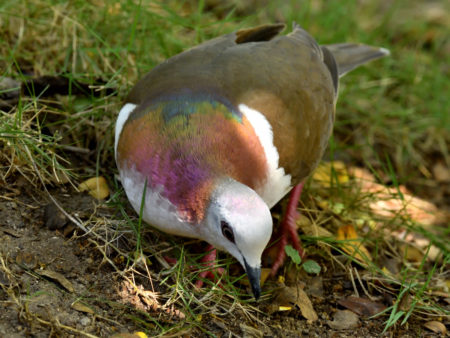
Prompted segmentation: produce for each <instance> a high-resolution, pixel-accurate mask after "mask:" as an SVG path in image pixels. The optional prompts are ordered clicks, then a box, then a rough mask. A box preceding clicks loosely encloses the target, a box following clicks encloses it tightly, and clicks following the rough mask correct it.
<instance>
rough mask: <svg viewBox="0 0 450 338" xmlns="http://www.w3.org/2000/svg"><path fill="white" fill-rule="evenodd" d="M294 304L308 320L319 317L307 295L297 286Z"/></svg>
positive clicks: (314, 319)
mask: <svg viewBox="0 0 450 338" xmlns="http://www.w3.org/2000/svg"><path fill="white" fill-rule="evenodd" d="M295 304H296V305H297V306H298V307H299V308H300V312H301V313H302V316H303V317H305V318H306V319H307V320H308V321H312V322H314V321H316V320H317V319H319V317H318V316H317V313H316V311H315V310H314V307H313V305H312V303H311V300H310V299H309V297H308V295H307V294H306V292H305V291H304V290H303V289H300V288H298V287H297V301H296V303H295Z"/></svg>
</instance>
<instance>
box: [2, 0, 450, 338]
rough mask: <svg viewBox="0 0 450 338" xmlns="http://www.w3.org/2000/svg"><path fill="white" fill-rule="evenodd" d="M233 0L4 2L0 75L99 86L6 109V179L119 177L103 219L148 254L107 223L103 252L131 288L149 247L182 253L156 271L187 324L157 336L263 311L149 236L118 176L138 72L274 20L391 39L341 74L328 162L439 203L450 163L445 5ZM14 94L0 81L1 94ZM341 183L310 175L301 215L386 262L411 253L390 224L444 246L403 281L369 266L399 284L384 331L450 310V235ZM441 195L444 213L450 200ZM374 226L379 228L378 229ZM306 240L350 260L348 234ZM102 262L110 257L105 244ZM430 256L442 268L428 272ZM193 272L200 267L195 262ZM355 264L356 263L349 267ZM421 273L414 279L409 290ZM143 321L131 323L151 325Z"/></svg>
mask: <svg viewBox="0 0 450 338" xmlns="http://www.w3.org/2000/svg"><path fill="white" fill-rule="evenodd" d="M236 4H237V5H236V7H235V8H234V10H233V6H231V5H230V6H229V7H227V6H225V7H220V6H216V7H214V6H213V7H212V8H211V7H208V6H210V5H209V2H208V1H199V2H198V3H195V2H193V1H184V2H183V1H161V2H158V1H126V2H125V1H123V2H118V1H102V0H98V1H95V2H93V3H91V2H85V1H81V0H77V1H71V2H63V1H49V0H33V1H24V0H22V1H21V0H19V1H12V0H6V1H3V2H2V3H1V4H0V78H3V77H8V78H14V79H16V80H18V81H20V82H25V81H27V80H28V79H30V78H31V77H36V76H42V75H63V76H64V77H66V78H67V79H68V80H69V82H70V84H71V85H70V88H73V89H74V90H75V88H76V87H77V85H78V84H80V83H81V84H89V85H90V86H91V88H90V91H89V92H87V93H86V95H68V96H56V97H46V95H45V91H44V92H42V93H41V92H36V91H35V90H33V88H32V87H31V88H30V91H31V92H32V93H33V94H32V95H31V96H28V97H23V96H22V97H21V98H20V99H19V100H18V102H16V103H15V104H14V105H13V106H11V107H6V108H2V109H1V111H0V114H1V115H0V149H1V150H2V151H1V155H0V165H1V167H0V180H1V181H3V182H4V183H7V184H13V183H14V181H15V180H16V179H17V177H18V176H22V177H25V178H26V179H27V180H28V181H29V182H31V183H32V184H34V185H35V186H36V187H39V186H40V184H41V183H45V184H46V185H48V186H51V185H56V186H58V185H60V184H61V183H65V184H67V182H72V181H73V182H74V186H76V184H75V183H76V182H79V181H81V180H82V179H83V178H84V177H90V176H96V175H103V176H105V177H107V178H109V181H110V182H112V183H113V184H111V186H114V187H115V192H116V193H115V194H114V196H113V197H112V198H111V199H110V201H109V202H108V203H109V205H110V206H117V207H118V209H117V210H120V212H118V213H117V214H116V215H115V216H114V220H106V221H105V222H104V224H103V226H105V227H106V228H107V227H112V228H114V231H113V232H114V235H115V236H117V237H121V236H123V234H124V233H127V232H129V229H130V228H131V229H134V231H135V239H130V240H129V241H130V243H131V244H132V243H135V244H136V243H137V247H138V248H139V249H137V250H136V251H135V252H134V253H133V251H132V250H131V251H130V252H124V251H123V250H121V249H119V248H117V247H114V246H113V245H112V243H114V240H110V239H108V240H106V239H102V236H103V235H104V234H105V233H107V232H108V231H106V230H105V229H103V230H102V229H101V226H100V227H94V229H96V230H95V231H92V233H93V234H95V233H96V231H98V234H97V235H95V236H94V237H93V240H95V241H97V242H98V243H100V244H99V250H103V251H104V246H112V247H113V250H116V252H117V255H118V256H123V257H125V258H126V259H127V260H129V261H128V262H129V264H128V265H127V264H116V263H115V262H114V261H113V260H111V259H109V258H107V259H108V261H109V262H110V264H111V265H114V266H116V269H117V271H118V273H120V274H121V275H122V276H124V277H126V278H128V279H129V281H131V282H132V281H133V279H132V278H131V276H134V275H135V274H142V271H146V269H147V268H148V267H147V266H146V265H145V264H144V265H142V264H143V262H144V263H146V262H147V259H146V258H142V254H145V255H147V256H148V262H151V261H153V262H154V263H155V262H159V264H161V265H163V266H164V262H163V256H164V255H166V254H167V253H168V252H170V251H169V250H170V249H171V248H172V247H175V248H176V250H175V251H174V252H175V253H177V252H178V263H177V264H176V265H175V266H172V267H170V266H168V265H165V268H164V269H162V270H161V271H151V273H149V274H148V275H149V276H150V275H151V277H149V278H150V280H151V281H152V280H153V281H154V282H155V283H156V284H158V287H162V288H164V290H165V293H164V295H160V297H161V298H160V305H161V307H162V308H163V309H165V310H167V309H169V308H170V307H171V306H175V307H176V308H177V309H178V308H179V309H181V310H182V312H183V313H184V315H185V316H186V318H187V319H186V320H185V322H182V323H181V324H180V323H170V324H168V325H167V326H164V327H161V326H158V325H156V328H155V329H154V332H159V333H167V332H173V331H178V330H182V328H183V327H184V328H186V323H189V324H188V326H190V327H195V328H196V329H198V330H200V331H201V332H204V333H206V334H208V333H210V332H209V331H208V329H207V328H205V327H204V326H203V322H202V320H201V318H200V319H199V317H201V315H202V314H206V313H208V312H212V313H214V314H216V315H217V316H225V315H227V314H228V313H229V312H230V311H232V310H235V311H237V312H239V313H243V314H244V317H246V318H252V319H254V320H255V318H259V317H258V316H259V315H260V314H259V310H258V308H257V307H255V306H253V305H251V302H250V301H249V300H250V298H249V296H248V295H246V290H243V289H242V287H241V286H240V285H239V283H237V282H236V279H240V278H241V277H240V276H237V275H235V274H233V273H230V274H226V275H224V276H222V277H221V278H222V284H223V286H224V287H223V289H222V288H218V287H216V286H215V284H213V283H211V282H209V281H206V283H207V284H208V285H207V287H206V288H205V289H204V290H203V292H200V293H195V292H194V293H193V292H192V291H193V281H195V277H196V275H197V274H198V270H200V269H202V268H203V267H202V265H201V264H199V263H198V262H199V256H198V255H196V254H193V253H191V249H192V248H191V246H190V245H187V246H184V245H183V244H182V243H183V241H182V240H180V239H172V238H169V239H167V237H164V236H163V235H160V234H158V233H157V232H156V231H154V230H149V229H148V228H147V229H144V230H141V221H140V218H139V217H136V216H134V214H133V213H132V212H131V211H130V209H129V207H128V206H127V204H126V202H125V200H124V196H123V192H122V191H121V190H120V185H119V184H114V178H113V176H114V173H116V172H117V171H116V169H115V164H114V157H113V144H114V143H113V134H114V133H113V131H114V120H115V117H116V115H117V112H118V110H119V109H120V106H121V102H122V100H123V99H124V98H125V96H126V94H127V92H128V91H129V89H130V88H131V86H132V85H133V84H134V83H135V82H136V81H137V79H139V78H140V77H141V76H142V75H143V74H145V73H146V72H147V71H148V70H150V69H151V68H153V67H154V66H156V65H157V64H158V63H160V62H162V61H164V60H165V59H166V58H168V57H170V56H172V55H175V54H177V53H179V52H181V51H182V50H184V49H186V48H189V47H191V46H193V45H195V44H198V43H200V42H202V41H205V40H207V39H209V38H212V37H215V36H217V35H220V34H224V33H228V32H231V31H234V30H236V29H239V28H243V27H248V26H251V25H256V24H261V23H265V22H275V21H283V22H286V23H287V24H288V30H289V27H290V25H291V23H292V21H296V22H298V23H300V24H301V25H302V26H303V27H304V28H305V29H307V30H308V31H309V32H311V34H312V35H313V36H315V37H317V39H318V41H319V42H320V43H324V44H326V43H334V42H341V41H358V42H364V43H367V44H372V45H379V46H383V47H385V48H388V49H390V50H391V53H392V56H391V57H390V58H386V59H383V60H379V61H376V62H374V63H372V64H370V65H368V66H365V67H362V68H361V69H358V70H356V71H354V72H352V73H351V74H349V75H347V76H346V77H345V78H344V79H343V80H342V82H341V88H340V98H339V102H338V110H337V121H336V125H335V134H334V136H333V139H332V140H331V141H330V147H329V154H328V155H327V157H328V158H329V159H339V158H343V159H344V160H345V161H346V162H347V163H349V164H350V163H351V164H357V165H361V166H364V167H366V168H369V169H370V170H371V171H372V173H373V174H374V175H375V176H376V178H377V179H378V181H379V182H382V183H389V184H391V185H392V186H393V187H395V189H396V191H397V193H395V192H391V193H390V194H391V196H395V197H396V198H398V199H400V200H401V199H402V198H403V195H402V191H401V190H400V186H402V185H406V186H407V187H408V188H409V189H411V190H412V191H413V192H414V193H417V194H420V195H421V196H425V197H428V198H430V199H433V198H434V196H433V191H434V189H435V188H436V187H437V185H436V183H434V176H433V169H434V165H435V163H437V162H442V163H444V164H445V165H446V166H447V168H448V167H450V156H449V153H448V149H449V144H450V118H449V114H448V106H449V100H448V92H449V89H450V88H449V82H448V76H449V74H448V66H447V60H446V51H448V48H449V40H448V34H447V31H448V22H449V21H448V14H447V12H445V10H444V9H443V8H442V7H439V5H437V7H435V9H434V11H433V8H431V7H430V6H431V5H429V4H428V3H427V2H426V1H414V2H412V3H411V2H410V1H406V0H401V1H392V2H384V3H380V2H378V1H366V2H359V3H357V2H355V1H350V0H345V1H320V0H316V1H272V2H269V3H268V4H267V5H266V6H264V7H263V6H261V7H257V8H255V9H254V8H253V7H249V6H246V5H245V2H242V3H241V2H240V1H236ZM436 8H437V9H436ZM8 90H10V89H4V90H3V89H1V87H0V98H2V97H4V95H5V94H6V92H7V91H8ZM46 90H48V88H47V89H46ZM37 173H39V174H37ZM330 182H331V184H330V186H329V187H328V188H324V187H323V185H317V184H315V183H314V182H310V185H309V188H308V190H307V195H306V196H310V197H306V198H304V201H305V202H304V203H305V205H304V206H303V209H304V214H306V215H308V218H309V219H310V221H311V222H312V223H314V224H315V225H317V226H322V227H326V228H327V229H329V230H330V231H331V232H332V233H335V231H336V228H337V226H338V225H342V224H344V223H345V222H348V223H350V224H355V227H357V228H358V229H364V228H368V229H369V230H368V231H367V233H366V235H367V238H366V241H365V242H364V244H365V245H366V246H367V247H368V248H370V250H371V252H372V253H375V257H374V261H376V262H377V263H378V261H377V259H378V258H380V257H381V256H382V255H381V253H382V252H388V253H389V254H391V255H393V256H399V255H401V254H399V252H400V251H399V249H398V248H399V245H400V244H401V241H400V240H394V239H390V238H387V235H386V229H393V230H395V229H399V228H402V227H404V228H406V229H407V232H408V233H410V234H420V235H421V236H423V237H425V238H426V239H428V240H429V241H430V245H431V244H432V245H433V246H435V247H437V248H438V251H439V254H438V258H437V259H436V258H433V259H430V258H428V253H427V254H424V255H423V256H422V258H421V259H422V261H421V263H420V264H412V263H410V262H409V261H408V258H407V257H406V254H405V255H404V257H402V258H403V259H404V262H403V263H402V266H401V272H400V273H399V275H397V276H394V275H390V274H388V273H386V272H385V271H383V270H382V267H380V266H379V264H377V263H373V262H366V265H367V266H368V268H367V271H368V272H369V274H368V275H367V276H365V278H366V279H364V280H363V282H364V283H365V285H366V287H369V288H371V289H372V290H379V286H378V285H377V281H379V280H384V281H388V282H389V283H391V284H392V285H396V287H393V288H392V289H390V290H388V292H389V293H392V294H393V295H394V297H397V301H396V302H395V303H394V304H393V305H392V306H391V307H390V308H388V309H387V310H386V314H387V315H388V317H386V318H387V321H386V330H388V329H392V327H396V326H398V325H400V324H402V323H405V322H406V321H407V320H408V319H410V317H415V318H419V317H420V316H421V315H422V314H423V312H425V313H427V314H430V316H431V315H432V314H439V315H446V316H448V315H449V314H448V311H447V310H445V309H442V308H440V307H439V305H438V304H437V302H436V301H434V299H435V298H433V297H432V296H430V292H431V291H430V289H432V288H433V287H435V285H436V281H437V280H439V279H442V278H443V279H445V278H448V277H445V276H446V274H448V261H449V246H448V239H447V238H448V230H446V229H445V228H444V229H442V230H441V229H440V228H438V229H433V228H430V227H428V228H427V227H423V226H422V225H420V224H417V222H415V221H410V220H408V219H407V218H405V211H404V210H400V211H398V213H397V214H396V215H395V216H394V217H391V218H389V219H388V220H387V219H386V218H382V217H379V216H374V215H373V213H372V211H371V210H369V208H368V205H369V204H370V202H372V201H374V200H376V199H377V198H378V196H377V195H376V194H374V193H362V192H360V191H359V192H355V191H353V190H352V189H351V187H349V186H348V185H347V184H342V183H341V182H340V181H339V178H338V172H337V171H336V170H334V169H333V170H332V174H331V175H330ZM430 186H431V187H432V188H431V189H430V188H429V187H430ZM37 189H38V188H37ZM324 203H325V204H324ZM436 203H438V205H439V206H441V207H445V201H444V202H442V201H439V200H436ZM113 221H114V222H115V223H114V222H113ZM90 222H91V223H90ZM92 222H93V221H92V220H91V219H90V220H85V221H83V226H85V227H87V228H91V227H92V226H93V224H92ZM112 223H114V224H119V228H117V227H116V226H115V225H113V224H112ZM375 223H376V224H382V226H381V227H376V228H372V227H371V226H372V224H375ZM388 231H389V230H388ZM439 231H440V232H439ZM445 231H447V233H445ZM436 233H438V234H436ZM442 233H444V237H443V236H440V234H442ZM149 234H150V235H149ZM127 236H128V235H127ZM445 236H447V237H445ZM304 240H305V243H306V244H307V245H308V249H309V250H311V251H313V252H314V251H315V252H318V254H319V255H324V256H326V254H324V253H321V252H320V251H321V250H323V249H321V248H322V247H321V245H325V247H326V248H327V252H329V253H331V252H334V253H336V252H337V253H340V254H341V255H347V256H351V255H348V253H346V252H345V251H343V250H342V248H341V246H340V244H341V243H339V241H336V240H332V239H330V238H329V237H328V238H322V237H317V236H313V237H311V236H308V237H307V238H304ZM332 250H333V251H332ZM174 252H173V251H172V254H173V253H174ZM104 256H105V257H108V255H107V254H106V252H104ZM136 257H137V258H139V259H136ZM349 259H350V260H352V259H351V257H349ZM353 260H354V258H353ZM430 261H434V262H436V263H435V265H433V268H432V269H431V270H430V271H428V268H429V267H430V266H429V264H430V263H429V262H430ZM232 262H233V260H230V259H229V258H226V259H223V258H222V259H220V260H219V261H218V263H217V264H218V265H221V266H224V267H226V269H227V270H229V269H232V268H230V265H231V264H232ZM189 266H194V267H195V269H194V270H192V271H191V270H189V269H187V268H186V267H189ZM345 266H346V268H347V269H350V268H351V265H350V263H348V262H347V263H346V265H345ZM144 268H145V269H144ZM149 269H152V268H151V267H150V268H149ZM402 276H403V277H402ZM411 278H414V280H415V281H416V282H415V283H413V284H411V283H410V282H409V280H410V279H411ZM244 289H245V288H244ZM404 294H411V295H413V298H414V301H413V305H412V306H411V307H409V308H408V309H407V310H401V309H399V303H400V300H401V299H402V297H403V295H404ZM267 297H268V296H267ZM145 318H146V316H145V315H144V316H136V317H135V318H130V320H132V321H133V322H135V323H136V326H138V327H139V326H141V324H142V327H143V329H146V330H148V331H151V330H150V329H148V328H146V327H145V325H144V322H145V321H146V319H145ZM157 323H158V322H157ZM183 325H184V326H183Z"/></svg>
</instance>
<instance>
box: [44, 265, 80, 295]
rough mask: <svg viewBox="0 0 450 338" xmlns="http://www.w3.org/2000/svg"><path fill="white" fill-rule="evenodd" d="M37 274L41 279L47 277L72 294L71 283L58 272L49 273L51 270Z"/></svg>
mask: <svg viewBox="0 0 450 338" xmlns="http://www.w3.org/2000/svg"><path fill="white" fill-rule="evenodd" d="M37 273H38V274H39V275H41V276H43V277H47V278H50V279H53V280H54V281H57V282H58V283H59V284H61V286H63V287H64V288H65V289H66V290H67V291H69V292H74V291H75V290H74V288H73V285H72V283H71V282H69V281H68V280H67V278H66V277H64V276H63V275H61V274H60V273H58V272H55V271H51V270H39V271H37Z"/></svg>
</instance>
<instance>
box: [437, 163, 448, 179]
mask: <svg viewBox="0 0 450 338" xmlns="http://www.w3.org/2000/svg"><path fill="white" fill-rule="evenodd" d="M433 175H434V178H436V181H438V182H450V170H449V169H448V168H447V167H446V166H445V165H444V164H443V163H442V162H438V163H436V164H435V165H434V166H433Z"/></svg>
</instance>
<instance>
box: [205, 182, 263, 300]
mask: <svg viewBox="0 0 450 338" xmlns="http://www.w3.org/2000/svg"><path fill="white" fill-rule="evenodd" d="M205 223H206V224H205V227H204V229H205V231H204V234H203V235H204V239H205V240H206V241H208V242H209V243H211V244H212V245H214V246H215V247H216V248H218V249H221V250H224V251H227V252H229V253H230V254H232V255H233V256H234V257H236V259H237V260H238V261H239V262H240V263H241V264H242V266H243V267H244V269H245V271H246V273H247V276H248V279H249V280H250V284H251V287H252V291H253V295H254V296H255V298H256V299H258V298H259V296H260V294H261V286H260V276H261V255H262V253H263V250H264V249H265V247H266V245H267V243H268V242H269V239H270V236H271V234H272V216H271V214H270V210H269V207H268V206H267V204H266V203H265V202H264V201H263V200H262V199H261V197H260V196H259V195H258V194H257V193H256V192H255V191H254V190H252V189H251V188H249V187H248V186H246V185H244V184H241V183H239V182H236V181H234V180H232V179H227V180H223V181H221V182H220V183H218V184H217V185H216V186H215V188H214V191H213V194H212V196H211V201H210V204H209V206H208V210H207V214H206V218H205Z"/></svg>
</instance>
